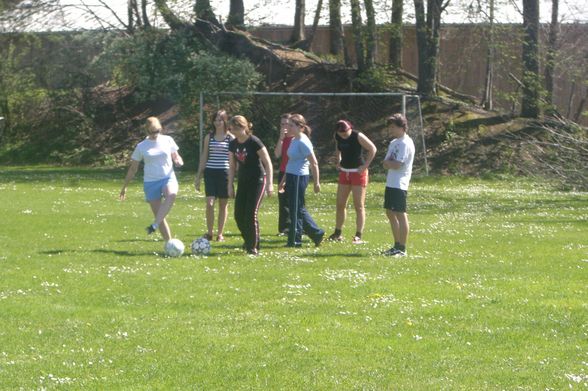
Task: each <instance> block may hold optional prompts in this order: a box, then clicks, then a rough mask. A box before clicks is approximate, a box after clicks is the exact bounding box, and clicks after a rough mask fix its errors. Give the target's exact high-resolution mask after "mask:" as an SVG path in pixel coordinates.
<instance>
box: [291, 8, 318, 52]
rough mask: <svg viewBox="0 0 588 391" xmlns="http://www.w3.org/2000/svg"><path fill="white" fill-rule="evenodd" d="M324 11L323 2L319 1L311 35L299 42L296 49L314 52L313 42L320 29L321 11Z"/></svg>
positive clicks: (295, 46)
mask: <svg viewBox="0 0 588 391" xmlns="http://www.w3.org/2000/svg"><path fill="white" fill-rule="evenodd" d="M322 9H323V0H318V3H317V5H316V10H315V12H314V21H313V22H312V28H311V29H310V34H309V35H308V36H307V37H306V38H305V39H304V40H303V41H299V42H298V43H297V44H295V45H294V46H293V47H294V48H299V49H302V50H306V51H311V50H312V42H313V40H314V36H315V35H316V30H317V29H318V24H319V22H320V20H321V10H322Z"/></svg>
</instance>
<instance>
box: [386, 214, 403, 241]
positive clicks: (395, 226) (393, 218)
mask: <svg viewBox="0 0 588 391" xmlns="http://www.w3.org/2000/svg"><path fill="white" fill-rule="evenodd" d="M386 216H388V220H389V221H390V228H391V229H392V236H393V237H394V243H399V242H398V240H399V238H400V227H399V222H398V218H397V212H393V211H392V210H390V209H386Z"/></svg>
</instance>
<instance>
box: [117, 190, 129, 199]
mask: <svg viewBox="0 0 588 391" xmlns="http://www.w3.org/2000/svg"><path fill="white" fill-rule="evenodd" d="M118 198H119V199H120V200H121V201H124V200H125V199H126V198H127V188H126V187H123V188H122V189H120V194H119V196H118Z"/></svg>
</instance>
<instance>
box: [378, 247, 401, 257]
mask: <svg viewBox="0 0 588 391" xmlns="http://www.w3.org/2000/svg"><path fill="white" fill-rule="evenodd" d="M397 251H399V250H397V249H396V248H394V247H390V248H389V249H388V250H386V251H384V252H382V255H389V256H392V255H394V254H396V252H397Z"/></svg>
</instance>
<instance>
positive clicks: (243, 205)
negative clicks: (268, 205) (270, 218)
mask: <svg viewBox="0 0 588 391" xmlns="http://www.w3.org/2000/svg"><path fill="white" fill-rule="evenodd" d="M237 186H238V187H237V194H236V196H235V222H236V223H237V227H238V228H239V231H241V236H242V237H243V241H244V242H245V250H247V251H251V250H259V221H258V219H257V211H258V210H259V206H260V205H261V200H262V199H263V194H264V191H265V176H264V177H262V178H259V180H257V181H241V180H239V183H238V185H237Z"/></svg>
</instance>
